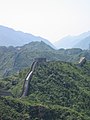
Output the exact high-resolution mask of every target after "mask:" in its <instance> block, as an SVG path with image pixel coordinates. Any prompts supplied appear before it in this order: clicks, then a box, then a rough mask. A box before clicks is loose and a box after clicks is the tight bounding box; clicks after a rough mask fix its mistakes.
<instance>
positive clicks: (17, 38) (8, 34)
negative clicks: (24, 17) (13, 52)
mask: <svg viewBox="0 0 90 120" xmlns="http://www.w3.org/2000/svg"><path fill="white" fill-rule="evenodd" d="M32 41H44V42H45V43H46V44H48V45H50V46H51V47H53V48H55V47H54V45H53V44H52V43H51V42H50V41H49V40H47V39H45V38H42V37H40V36H34V35H32V34H30V33H24V32H22V31H16V30H14V29H12V28H9V27H5V26H2V25H0V46H14V47H16V46H23V45H25V44H28V43H30V42H32Z"/></svg>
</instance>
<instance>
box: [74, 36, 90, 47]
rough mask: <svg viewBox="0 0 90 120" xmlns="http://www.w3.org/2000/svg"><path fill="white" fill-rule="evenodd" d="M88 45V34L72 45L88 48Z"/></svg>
mask: <svg viewBox="0 0 90 120" xmlns="http://www.w3.org/2000/svg"><path fill="white" fill-rule="evenodd" d="M89 45H90V36H88V37H86V38H84V39H82V40H81V41H80V42H78V43H77V44H75V45H74V47H75V48H81V49H89Z"/></svg>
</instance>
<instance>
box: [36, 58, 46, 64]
mask: <svg viewBox="0 0 90 120" xmlns="http://www.w3.org/2000/svg"><path fill="white" fill-rule="evenodd" d="M34 61H36V62H38V63H39V62H40V63H42V62H46V58H35V59H34Z"/></svg>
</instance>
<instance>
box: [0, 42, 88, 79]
mask: <svg viewBox="0 0 90 120" xmlns="http://www.w3.org/2000/svg"><path fill="white" fill-rule="evenodd" d="M83 56H84V57H86V59H87V60H90V51H87V50H81V49H79V48H73V49H66V50H65V49H59V50H55V49H53V48H52V47H51V46H49V45H47V44H46V43H44V42H43V41H41V42H31V43H29V44H26V45H24V46H20V47H12V46H10V47H5V46H1V47H0V77H6V76H9V75H11V74H14V73H18V72H19V71H20V70H22V69H24V68H27V67H30V66H31V64H32V62H33V61H34V59H35V58H46V59H47V61H58V60H59V61H65V62H74V63H77V62H78V61H79V59H80V57H83Z"/></svg>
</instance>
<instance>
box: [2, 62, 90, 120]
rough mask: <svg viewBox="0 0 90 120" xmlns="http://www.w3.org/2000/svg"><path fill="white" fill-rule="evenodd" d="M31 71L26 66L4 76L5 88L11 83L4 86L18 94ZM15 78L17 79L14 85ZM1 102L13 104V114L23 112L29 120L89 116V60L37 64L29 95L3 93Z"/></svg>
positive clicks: (70, 119)
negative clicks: (22, 96) (21, 96)
mask: <svg viewBox="0 0 90 120" xmlns="http://www.w3.org/2000/svg"><path fill="white" fill-rule="evenodd" d="M28 71H29V69H25V70H23V71H22V72H20V73H19V75H14V76H11V77H9V78H7V79H5V80H3V81H4V82H3V89H4V84H6V83H8V87H7V88H6V85H7V84H6V85H5V89H7V90H8V91H10V92H11V93H12V94H13V96H14V97H19V96H20V94H21V92H22V86H23V83H24V78H25V75H26V74H27V72H28ZM13 79H14V80H17V83H16V84H14V85H12V81H13ZM0 102H3V104H2V105H4V107H8V106H9V107H10V108H12V109H13V110H14V112H15V113H14V116H15V115H16V114H17V115H16V116H20V115H21V117H27V120H29V119H31V120H36V119H37V120H41V119H42V120H74V119H76V120H89V119H90V62H86V64H85V65H84V66H83V67H78V66H77V65H75V64H71V63H66V62H60V61H56V62H55V61H53V62H46V63H43V64H38V65H37V67H36V69H35V71H34V73H33V77H32V80H31V82H30V90H29V96H27V97H25V98H17V99H16V98H5V97H4V98H1V99H0ZM2 105H1V109H3V107H2ZM5 105H6V106H5ZM3 112H4V111H3ZM3 112H2V114H3ZM5 112H6V111H5ZM8 114H9V113H7V115H8ZM11 116H12V114H11ZM14 116H13V118H14ZM10 119H11V120H12V117H11V118H10ZM17 119H18V117H17ZM23 119H26V118H23ZM2 120H4V119H2Z"/></svg>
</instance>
